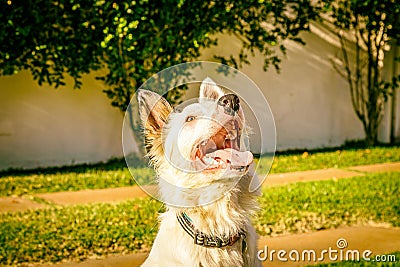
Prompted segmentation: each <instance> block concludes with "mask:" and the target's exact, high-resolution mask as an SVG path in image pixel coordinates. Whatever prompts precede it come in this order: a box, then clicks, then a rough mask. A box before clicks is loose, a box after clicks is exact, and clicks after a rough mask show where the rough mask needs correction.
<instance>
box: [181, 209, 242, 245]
mask: <svg viewBox="0 0 400 267" xmlns="http://www.w3.org/2000/svg"><path fill="white" fill-rule="evenodd" d="M176 218H177V219H178V222H179V224H180V225H181V226H182V228H183V230H185V232H186V233H188V234H189V235H190V236H191V237H192V238H193V240H194V243H195V244H196V245H199V246H203V247H215V248H222V247H226V246H232V245H233V244H235V242H236V241H238V240H239V239H242V242H244V239H245V238H246V234H245V233H244V231H240V232H239V233H237V234H235V235H232V236H228V237H226V238H219V237H216V236H210V235H207V234H205V233H203V232H200V231H199V230H197V229H195V227H194V225H193V223H192V220H191V219H190V218H189V216H187V215H186V213H184V212H183V213H179V214H177V215H176Z"/></svg>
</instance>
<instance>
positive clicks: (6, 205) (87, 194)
mask: <svg viewBox="0 0 400 267" xmlns="http://www.w3.org/2000/svg"><path fill="white" fill-rule="evenodd" d="M386 171H388V172H394V171H400V162H395V163H383V164H374V165H365V166H355V167H349V168H347V169H334V168H330V169H323V170H312V171H301V172H291V173H279V174H270V175H268V177H267V179H266V180H265V181H264V183H263V186H275V185H284V184H288V183H295V182H308V181H321V180H330V179H335V178H337V179H339V178H351V177H356V176H363V175H365V174H367V173H373V172H386ZM144 189H145V191H147V192H156V190H157V188H156V187H155V186H147V187H146V188H144ZM147 196H148V195H147V193H146V192H144V191H143V189H142V188H140V187H138V186H130V187H120V188H107V189H95V190H82V191H75V192H57V193H45V194H35V195H33V197H27V196H22V197H1V198H0V213H1V212H18V211H25V210H29V209H40V208H46V207H49V206H50V205H51V204H56V205H76V204H88V203H98V202H102V203H106V202H120V201H126V200H130V199H135V198H143V197H147ZM35 198H39V199H42V200H44V201H42V202H44V203H46V202H47V203H48V204H44V203H38V202H36V201H34V199H35Z"/></svg>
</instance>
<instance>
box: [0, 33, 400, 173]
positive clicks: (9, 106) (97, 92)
mask: <svg viewBox="0 0 400 267" xmlns="http://www.w3.org/2000/svg"><path fill="white" fill-rule="evenodd" d="M312 30H313V31H312V33H303V34H302V37H303V39H304V41H305V42H306V43H307V45H306V46H302V45H300V44H297V43H293V42H286V46H287V48H288V51H287V57H286V58H285V59H283V62H282V64H281V74H277V73H276V72H275V71H274V70H273V69H272V68H271V69H270V71H269V72H267V73H266V72H264V71H263V70H262V65H263V59H262V57H261V56H256V57H255V58H253V59H252V60H251V62H252V64H251V66H246V67H244V69H242V71H243V72H244V73H245V74H247V75H248V76H249V77H250V78H251V79H253V80H254V82H255V83H256V84H257V85H258V86H259V87H260V88H261V89H262V91H263V93H264V95H265V97H266V98H267V100H268V101H269V104H270V106H271V109H272V112H273V114H274V117H275V123H276V127H277V148H278V149H279V150H285V149H294V148H317V147H329V146H337V145H341V144H343V142H344V141H345V140H352V139H361V138H363V137H364V134H363V130H362V125H361V123H360V122H359V120H358V119H357V118H356V115H355V114H354V112H353V109H352V106H351V102H350V95H349V90H348V88H347V83H346V82H345V81H344V80H343V78H342V77H340V76H339V75H338V74H337V73H336V72H335V71H334V70H333V69H332V67H331V63H330V61H329V58H330V57H331V56H335V55H337V54H338V48H337V45H338V44H337V42H336V41H335V39H334V37H333V36H331V35H330V34H329V33H328V32H326V31H324V30H323V29H322V28H318V27H315V26H314V27H313V29H312ZM238 47H239V43H238V42H237V40H234V39H233V38H231V37H229V36H224V37H222V38H221V40H220V45H219V46H218V47H217V48H213V49H212V50H206V51H204V53H203V56H202V59H203V60H207V59H211V58H212V55H213V54H214V53H215V52H217V53H224V52H226V51H232V50H233V51H234V50H235V49H238ZM95 76H96V75H95V74H92V75H88V76H85V77H84V80H83V82H84V83H83V84H84V86H83V88H82V89H81V90H73V89H71V86H67V87H66V88H60V89H57V90H55V89H53V88H50V87H49V86H47V85H46V86H41V87H39V86H38V85H37V83H36V82H35V81H33V80H32V77H31V76H30V74H29V73H27V72H21V73H20V74H17V75H14V76H6V77H0V169H5V168H8V167H24V168H31V167H37V166H52V165H65V164H72V163H80V162H98V161H104V160H107V159H109V158H111V157H115V156H117V157H118V156H122V149H121V146H122V145H121V129H122V120H123V116H122V114H121V112H120V111H119V110H118V109H116V108H113V107H111V105H110V101H109V100H108V99H107V97H106V96H105V94H104V93H102V92H101V91H102V89H103V87H104V85H103V84H102V83H101V82H100V81H96V80H95V79H94V77H95ZM399 95H400V94H398V98H399V99H400V96H399ZM397 114H398V115H397V121H398V120H399V118H400V104H398V105H397ZM388 127H389V124H388V119H387V118H385V119H384V121H383V126H382V129H381V134H380V138H381V139H383V140H385V138H386V136H387V134H388ZM396 131H397V132H396V134H397V136H399V135H400V123H398V122H397V126H396Z"/></svg>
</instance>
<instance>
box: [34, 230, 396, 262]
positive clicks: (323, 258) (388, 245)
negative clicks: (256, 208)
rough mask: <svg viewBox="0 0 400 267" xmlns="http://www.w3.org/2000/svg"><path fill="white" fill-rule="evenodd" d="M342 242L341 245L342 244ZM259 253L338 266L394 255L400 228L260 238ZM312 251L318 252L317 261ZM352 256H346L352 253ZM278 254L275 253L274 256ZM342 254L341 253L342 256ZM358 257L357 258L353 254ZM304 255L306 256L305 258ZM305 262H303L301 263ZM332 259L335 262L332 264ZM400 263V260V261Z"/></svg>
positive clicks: (126, 258)
mask: <svg viewBox="0 0 400 267" xmlns="http://www.w3.org/2000/svg"><path fill="white" fill-rule="evenodd" d="M339 240H340V241H341V242H340V243H339ZM258 248H259V250H262V251H261V253H260V257H261V258H262V259H265V260H264V261H263V266H268V267H278V266H288V267H292V266H305V265H311V264H318V263H321V262H338V261H340V259H341V258H340V257H341V256H340V255H343V256H342V259H346V255H348V256H347V257H348V259H349V260H351V259H357V258H356V257H357V253H358V255H359V258H360V259H361V258H362V255H363V253H364V252H365V251H366V250H370V251H371V254H370V255H369V254H368V255H367V256H368V257H370V258H372V257H374V256H376V255H382V254H388V253H389V254H390V253H391V252H394V251H398V250H400V229H399V228H383V227H370V226H363V227H343V228H339V229H333V230H323V231H318V232H313V233H307V234H296V235H288V236H281V237H273V238H271V237H261V238H260V240H259V244H258ZM279 250H283V251H285V252H286V255H284V256H282V257H281V259H283V260H284V259H287V261H282V260H279V259H278V257H277V251H279ZM294 250H295V251H297V252H298V253H299V260H297V261H294V260H291V259H294V258H293V257H295V254H290V255H292V258H289V253H291V252H292V251H294ZM310 250H312V251H314V252H315V260H314V256H313V254H310V255H311V256H310V258H308V255H309V253H312V252H310ZM323 250H327V251H329V250H331V251H332V253H331V257H330V256H329V254H328V253H322V251H323ZM350 250H351V253H350V252H349V253H347V254H346V252H347V251H350ZM273 251H275V252H273ZM341 251H342V252H341ZM353 253H355V254H353ZM303 255H304V256H303ZM146 257H147V254H145V253H139V254H131V255H121V256H110V257H106V258H104V259H97V260H96V259H90V260H86V261H83V262H80V263H76V262H68V263H60V264H54V265H51V264H46V265H41V267H136V266H140V265H141V264H142V263H143V261H144V260H145V259H146ZM335 257H337V259H336V260H334V259H335ZM303 258H304V259H305V260H302V259H303ZM332 259H333V260H332ZM397 261H400V259H397Z"/></svg>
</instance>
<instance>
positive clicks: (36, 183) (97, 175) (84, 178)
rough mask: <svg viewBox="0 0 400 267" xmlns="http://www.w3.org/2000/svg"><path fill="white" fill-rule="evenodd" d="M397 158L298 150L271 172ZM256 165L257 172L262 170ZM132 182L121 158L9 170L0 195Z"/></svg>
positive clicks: (1, 176)
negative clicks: (89, 163)
mask: <svg viewBox="0 0 400 267" xmlns="http://www.w3.org/2000/svg"><path fill="white" fill-rule="evenodd" d="M395 161H400V147H375V148H370V149H347V150H338V151H328V152H299V153H288V154H278V155H277V156H276V157H275V160H274V163H273V165H272V170H271V173H282V172H291V171H302V170H314V169H324V168H334V167H335V168H346V167H349V166H355V165H364V164H375V163H382V162H395ZM143 165H144V163H143V162H141V161H140V160H138V166H137V169H132V171H133V172H134V174H135V178H137V179H138V180H139V181H148V180H151V179H153V177H154V172H153V171H152V170H151V169H150V168H146V167H144V166H143ZM266 169H267V166H260V169H259V170H258V172H259V173H266V171H267V170H266ZM134 184H135V181H134V180H133V179H132V178H131V175H130V173H129V171H128V170H127V168H126V167H125V163H124V161H123V160H113V161H111V162H109V163H107V164H104V163H102V164H95V165H78V166H69V167H61V168H47V169H36V170H9V171H6V172H2V173H0V196H10V195H24V194H35V193H45V192H59V191H78V190H84V189H101V188H113V187H122V186H130V185H134Z"/></svg>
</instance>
